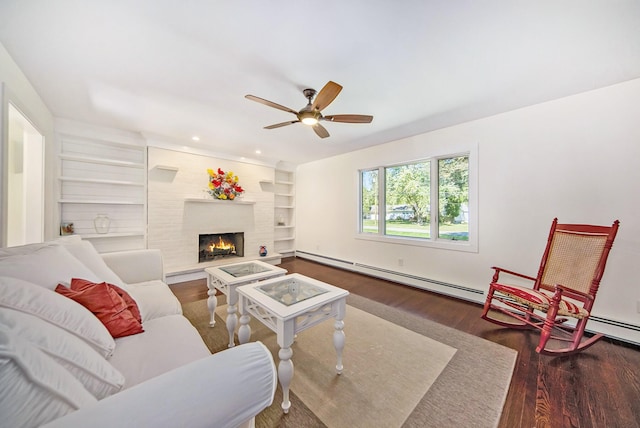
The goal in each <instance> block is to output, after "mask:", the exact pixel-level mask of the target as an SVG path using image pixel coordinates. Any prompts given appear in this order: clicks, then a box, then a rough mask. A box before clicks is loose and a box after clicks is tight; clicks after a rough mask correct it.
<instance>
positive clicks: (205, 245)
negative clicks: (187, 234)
mask: <svg viewBox="0 0 640 428" xmlns="http://www.w3.org/2000/svg"><path fill="white" fill-rule="evenodd" d="M198 241H199V243H198V263H202V262H208V261H212V260H217V259H220V258H224V257H244V233H243V232H235V233H209V234H204V235H199V237H198Z"/></svg>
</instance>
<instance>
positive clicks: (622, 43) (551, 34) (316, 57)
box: [0, 0, 640, 163]
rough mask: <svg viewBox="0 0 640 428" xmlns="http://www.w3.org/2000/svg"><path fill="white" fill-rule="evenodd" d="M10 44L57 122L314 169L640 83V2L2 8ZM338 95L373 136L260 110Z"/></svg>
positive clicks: (108, 1)
mask: <svg viewBox="0 0 640 428" xmlns="http://www.w3.org/2000/svg"><path fill="white" fill-rule="evenodd" d="M0 43H2V44H3V45H4V46H5V48H6V49H7V51H8V52H9V54H10V55H11V56H12V57H13V59H14V60H15V62H16V63H17V64H18V66H19V67H20V68H21V69H22V71H23V72H24V74H25V75H26V76H27V78H28V79H29V80H30V81H31V83H32V84H33V86H34V87H35V89H36V90H37V91H38V93H39V94H40V96H41V97H42V98H43V100H44V102H45V103H46V104H47V106H48V107H49V109H50V110H51V112H52V113H53V114H54V116H56V117H63V118H71V119H76V120H81V121H86V122H90V123H95V124H100V125H106V126H111V127H117V128H121V129H127V130H133V131H140V132H142V133H143V134H145V135H147V136H152V137H153V138H161V139H166V140H168V141H171V142H175V143H178V144H186V145H191V146H195V147H197V148H206V149H209V150H211V151H214V152H224V153H228V154H231V155H236V156H246V157H250V158H257V157H258V156H257V155H255V150H261V151H262V154H261V155H260V156H259V158H260V159H262V160H265V161H269V162H272V161H274V160H284V161H288V162H292V163H303V162H308V161H312V160H314V159H320V158H323V157H328V156H332V155H335V154H339V153H344V152H347V151H351V150H355V149H358V148H362V147H366V146H371V145H375V144H380V143H385V142H388V141H393V140H397V139H399V138H403V137H407V136H410V135H415V134H418V133H423V132H426V131H430V130H433V129H438V128H442V127H446V126H450V125H454V124H458V123H461V122H466V121H469V120H473V119H477V118H481V117H486V116H489V115H493V114H496V113H500V112H504V111H508V110H513V109H516V108H519V107H523V106H527V105H531V104H535V103H539V102H543V101H547V100H551V99H555V98H559V97H563V96H567V95H571V94H575V93H579V92H583V91H586V90H590V89H595V88H599V87H603V86H607V85H610V84H614V83H618V82H622V81H625V80H630V79H634V78H639V77H640V1H638V0H626V1H625V0H615V1H614V0H599V1H598V0H591V1H589V0H563V1H558V0H537V1H514V0H502V1H496V0H485V1H478V0H460V1H453V0H451V1H442V0H416V1H409V0H403V1H391V0H385V1H382V0H342V1H340V0H325V1H322V2H302V1H294V0H273V1H266V0H236V1H231V0H229V1H221V0H175V1H169V0H136V1H128V0H56V1H50V0H0ZM329 80H333V81H335V82H337V83H339V84H341V85H342V86H343V87H344V89H343V90H342V92H341V93H340V95H339V96H338V98H337V99H336V100H335V101H334V102H333V103H332V104H331V105H330V106H329V107H327V108H326V109H325V110H324V111H323V113H324V114H351V113H355V114H371V115H373V116H374V120H373V122H372V123H371V124H344V123H327V122H325V123H324V125H325V127H326V128H327V130H328V131H329V133H330V134H331V136H330V137H329V138H326V139H320V138H318V137H317V136H316V135H315V133H314V132H313V131H312V130H311V129H309V128H308V127H306V126H305V125H302V124H299V123H298V124H294V125H291V126H287V127H283V128H278V129H273V130H265V129H262V127H263V126H266V125H271V124H274V123H279V122H284V121H287V120H293V119H295V117H294V116H293V115H292V114H290V113H286V112H284V111H280V110H276V109H273V108H270V107H267V106H264V105H261V104H258V103H256V102H253V101H249V100H246V99H245V98H244V95H245V94H253V95H256V96H258V97H261V98H266V99H268V100H271V101H274V102H276V103H278V104H281V105H284V106H287V107H290V108H292V109H294V110H299V109H301V108H302V107H304V106H305V104H306V99H305V98H304V96H303V95H302V92H301V91H302V89H304V88H307V87H311V88H315V89H316V90H320V88H321V87H322V86H323V85H324V84H325V83H326V82H327V81H329ZM193 135H198V136H200V138H201V140H200V142H199V143H193V142H192V141H191V136H193Z"/></svg>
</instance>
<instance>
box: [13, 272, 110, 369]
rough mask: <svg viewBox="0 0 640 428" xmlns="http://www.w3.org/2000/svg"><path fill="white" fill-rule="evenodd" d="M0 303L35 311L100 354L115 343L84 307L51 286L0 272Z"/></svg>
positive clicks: (41, 317)
mask: <svg viewBox="0 0 640 428" xmlns="http://www.w3.org/2000/svg"><path fill="white" fill-rule="evenodd" d="M0 307H5V308H9V309H14V310H16V311H20V312H24V313H27V314H31V315H35V316H36V317H38V318H40V319H43V320H45V321H47V322H50V323H51V324H53V325H56V326H58V327H60V328H62V329H64V330H66V331H68V332H70V333H72V334H74V335H76V336H77V337H79V338H80V339H82V340H84V341H85V342H87V343H88V344H89V345H91V346H92V347H93V348H94V349H95V350H96V351H98V353H99V354H100V355H102V356H103V357H108V356H111V354H112V353H113V350H114V348H115V346H116V344H115V342H114V340H113V337H111V334H110V333H109V330H107V328H106V327H105V326H104V324H102V323H101V322H100V320H99V319H98V318H97V317H96V316H95V315H93V314H92V313H91V312H90V311H89V310H88V309H87V308H85V307H84V306H82V305H81V304H79V303H76V302H74V301H73V300H71V299H69V298H68V297H64V296H62V295H60V294H58V293H56V292H55V291H53V290H48V289H46V288H43V287H40V286H38V285H35V284H32V283H30V282H27V281H23V280H21V279H17V278H8V277H2V276H0Z"/></svg>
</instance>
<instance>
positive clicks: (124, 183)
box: [60, 177, 145, 187]
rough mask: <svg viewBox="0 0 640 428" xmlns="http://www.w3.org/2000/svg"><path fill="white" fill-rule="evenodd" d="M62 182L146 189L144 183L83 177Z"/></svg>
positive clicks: (62, 178) (66, 178)
mask: <svg viewBox="0 0 640 428" xmlns="http://www.w3.org/2000/svg"><path fill="white" fill-rule="evenodd" d="M60 181H72V182H76V183H95V184H116V185H121V186H138V187H144V186H145V184H144V183H140V182H138V181H122V180H101V179H97V178H82V177H60Z"/></svg>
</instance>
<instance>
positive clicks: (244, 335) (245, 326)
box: [238, 300, 251, 345]
mask: <svg viewBox="0 0 640 428" xmlns="http://www.w3.org/2000/svg"><path fill="white" fill-rule="evenodd" d="M240 313H241V314H242V315H241V316H240V327H239V328H238V342H240V344H241V345H242V344H243V343H247V342H249V339H250V338H251V326H250V325H249V321H251V317H250V316H249V314H248V313H247V311H246V309H244V304H243V302H242V300H240Z"/></svg>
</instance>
